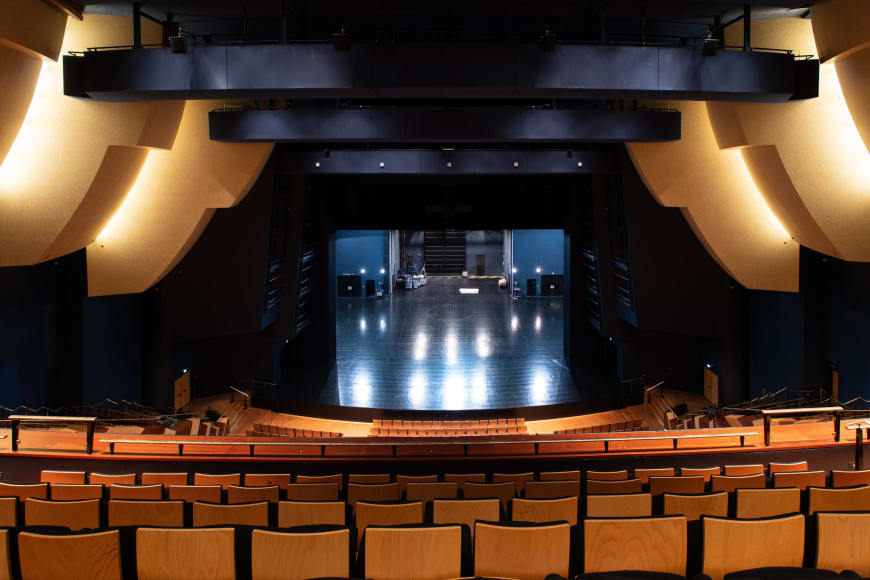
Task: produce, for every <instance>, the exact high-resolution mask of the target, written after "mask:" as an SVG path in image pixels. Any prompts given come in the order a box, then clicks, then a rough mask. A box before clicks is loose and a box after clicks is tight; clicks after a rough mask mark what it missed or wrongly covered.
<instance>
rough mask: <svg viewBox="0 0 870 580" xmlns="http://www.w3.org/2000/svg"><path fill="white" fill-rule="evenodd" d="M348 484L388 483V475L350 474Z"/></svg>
mask: <svg viewBox="0 0 870 580" xmlns="http://www.w3.org/2000/svg"><path fill="white" fill-rule="evenodd" d="M347 482H348V483H390V474H389V473H351V474H350V475H348V476H347Z"/></svg>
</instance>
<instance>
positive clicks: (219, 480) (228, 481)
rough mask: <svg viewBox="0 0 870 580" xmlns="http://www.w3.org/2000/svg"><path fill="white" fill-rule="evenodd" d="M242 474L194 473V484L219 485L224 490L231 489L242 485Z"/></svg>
mask: <svg viewBox="0 0 870 580" xmlns="http://www.w3.org/2000/svg"><path fill="white" fill-rule="evenodd" d="M241 481H242V474H241V473H222V474H212V473H194V474H193V484H194V485H219V486H221V487H222V488H223V489H229V487H230V486H231V485H241Z"/></svg>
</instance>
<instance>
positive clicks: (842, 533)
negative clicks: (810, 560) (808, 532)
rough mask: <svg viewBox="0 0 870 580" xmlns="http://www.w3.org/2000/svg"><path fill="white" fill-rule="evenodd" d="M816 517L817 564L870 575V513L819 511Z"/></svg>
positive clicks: (836, 569)
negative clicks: (868, 547) (869, 547)
mask: <svg viewBox="0 0 870 580" xmlns="http://www.w3.org/2000/svg"><path fill="white" fill-rule="evenodd" d="M816 517H817V520H816V521H817V522H818V532H817V535H816V567H817V568H823V569H825V570H834V571H835V572H842V571H843V570H851V571H853V572H857V573H858V575H859V576H862V577H867V576H870V550H868V549H867V546H868V545H870V514H868V513H862V514H858V513H820V514H818V515H817V516H816Z"/></svg>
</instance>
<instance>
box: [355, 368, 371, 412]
mask: <svg viewBox="0 0 870 580" xmlns="http://www.w3.org/2000/svg"><path fill="white" fill-rule="evenodd" d="M351 388H352V389H353V400H354V402H356V403H357V404H359V405H366V404H368V402H369V397H371V395H372V384H371V381H370V379H369V374H368V373H367V372H365V371H361V372H359V373H357V375H356V377H354V379H353V385H352V387H351Z"/></svg>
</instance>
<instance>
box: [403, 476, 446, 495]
mask: <svg viewBox="0 0 870 580" xmlns="http://www.w3.org/2000/svg"><path fill="white" fill-rule="evenodd" d="M437 482H438V476H437V475H397V476H396V483H398V484H399V493H400V494H401V493H404V492H405V490H406V489H407V488H408V484H409V483H437Z"/></svg>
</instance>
